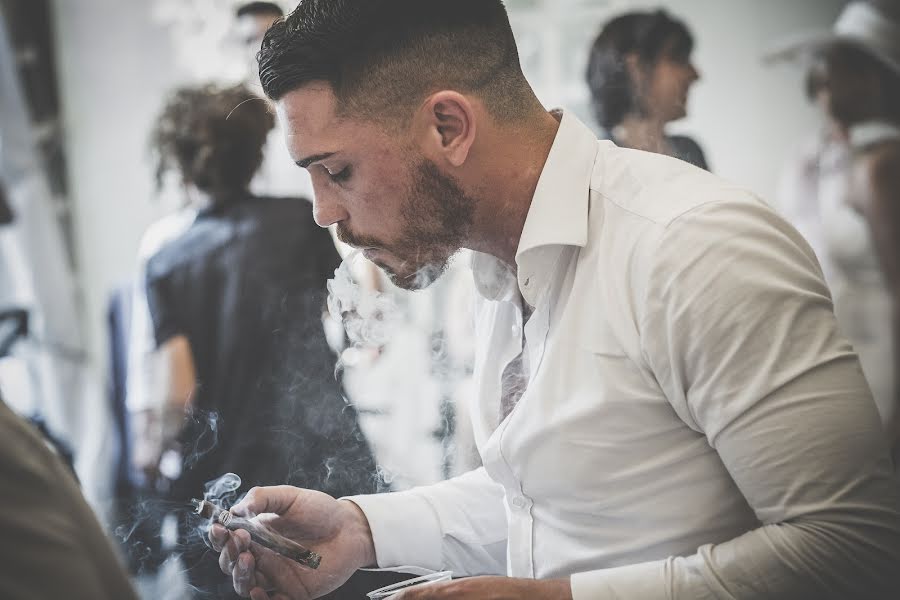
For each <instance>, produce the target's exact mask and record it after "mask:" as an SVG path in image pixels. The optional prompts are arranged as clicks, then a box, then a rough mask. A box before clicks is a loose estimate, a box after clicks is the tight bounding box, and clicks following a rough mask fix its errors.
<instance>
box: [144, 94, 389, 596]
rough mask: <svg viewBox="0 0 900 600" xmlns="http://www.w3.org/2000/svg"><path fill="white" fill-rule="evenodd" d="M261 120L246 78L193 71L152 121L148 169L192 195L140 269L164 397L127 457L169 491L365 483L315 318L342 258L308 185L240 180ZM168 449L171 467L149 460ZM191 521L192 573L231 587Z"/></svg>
mask: <svg viewBox="0 0 900 600" xmlns="http://www.w3.org/2000/svg"><path fill="white" fill-rule="evenodd" d="M272 126H273V117H272V115H271V113H270V112H269V109H268V105H267V104H266V103H265V102H264V101H263V100H261V99H259V98H258V97H256V96H255V95H254V94H252V93H251V92H250V91H249V90H247V89H246V88H245V87H243V86H236V87H226V88H220V87H216V86H213V85H205V86H199V87H186V88H182V89H179V90H177V91H176V92H175V93H174V94H173V95H172V97H171V98H170V99H169V101H168V102H167V103H166V105H165V108H164V109H163V111H162V113H161V114H160V116H159V118H158V119H157V120H156V124H155V127H154V129H153V133H152V136H151V146H152V148H153V149H154V152H155V155H156V158H157V168H156V174H157V178H158V180H159V181H162V179H163V177H164V176H165V174H166V173H169V172H173V173H175V174H176V175H177V176H178V178H179V179H180V181H181V183H182V185H183V189H184V193H185V195H186V196H187V197H188V198H189V199H190V202H191V204H192V205H193V206H194V207H195V208H196V210H197V216H196V218H195V219H194V220H193V222H192V223H191V224H190V226H189V227H188V228H187V229H186V231H184V233H182V234H181V235H179V236H177V237H176V238H174V239H172V240H170V241H168V242H166V243H165V244H163V245H162V247H161V248H160V249H159V251H158V252H157V253H156V254H154V255H153V256H152V257H151V258H150V259H149V261H148V263H147V268H146V281H145V284H146V292H147V304H148V308H149V312H150V315H151V317H152V319H151V320H152V328H153V333H154V339H155V344H156V348H157V350H156V359H157V366H158V368H157V369H156V371H155V376H154V377H152V378H151V381H149V382H147V383H148V388H149V389H150V390H152V391H153V393H155V394H157V398H156V400H154V401H153V402H152V403H151V406H152V407H163V408H162V409H161V410H155V409H154V410H152V411H151V412H153V413H154V414H153V416H152V417H151V419H150V422H151V423H152V426H150V427H146V426H145V427H144V428H143V431H145V432H151V433H154V432H155V437H154V438H153V439H152V441H151V443H149V444H146V446H147V447H148V448H149V449H151V450H152V451H145V452H143V453H141V454H140V455H139V456H138V458H139V459H140V460H141V464H140V465H138V466H139V467H140V468H141V469H142V470H143V471H144V472H145V473H146V474H147V479H148V480H150V481H152V480H156V481H157V482H158V485H157V488H158V489H167V490H168V491H167V492H166V493H165V496H166V497H167V499H169V500H171V501H174V502H176V503H181V502H184V503H187V502H188V501H189V500H190V499H191V498H192V497H196V496H198V495H201V494H203V492H204V485H205V484H206V483H207V482H209V481H211V480H214V479H215V478H217V477H219V476H220V475H222V474H223V473H226V472H234V473H237V474H238V475H239V476H240V477H241V478H242V479H243V482H244V484H245V485H246V486H247V487H251V486H254V485H277V484H287V483H299V484H302V485H305V486H309V487H313V488H315V489H319V490H322V491H326V492H328V493H332V494H337V495H346V494H349V493H359V492H360V491H368V492H374V491H377V489H378V488H379V484H378V478H377V476H376V466H375V461H374V457H373V455H372V453H371V451H370V448H369V445H368V443H367V441H366V439H365V438H364V436H363V434H362V431H361V430H360V428H359V424H358V422H357V418H356V413H355V411H354V410H353V408H352V407H351V406H348V405H347V403H346V402H345V401H344V399H343V395H342V390H341V388H340V386H339V384H338V383H337V382H336V381H335V378H334V363H335V357H334V355H333V354H332V352H331V350H330V348H329V346H328V344H327V341H326V338H325V334H324V330H323V326H322V314H323V310H324V300H325V284H326V280H327V279H328V278H329V277H330V276H331V275H332V274H333V272H334V269H335V268H336V267H337V266H338V264H339V262H340V259H339V256H338V254H337V251H336V250H335V247H334V244H333V242H332V238H331V236H330V235H329V233H328V232H327V230H323V229H320V228H318V227H316V225H315V223H314V221H313V220H312V218H311V216H310V214H309V206H310V204H309V201H308V200H306V199H303V198H290V197H258V196H254V195H253V194H251V193H250V192H249V191H248V186H249V184H250V181H251V180H252V178H253V176H254V173H256V170H257V169H258V168H259V165H260V163H261V162H262V160H263V147H264V144H265V141H266V138H267V136H268V134H269V131H270V130H271V129H272ZM151 437H153V436H151ZM170 449H177V451H178V453H179V454H180V456H181V464H180V473H178V472H176V473H171V472H170V471H166V470H165V469H164V468H163V469H161V468H160V461H161V458H162V457H163V455H164V454H165V452H166V451H168V450H170ZM161 471H162V472H161ZM159 483H162V484H164V485H159ZM185 516H187V515H186V514H185ZM196 525H197V523H191V522H189V520H188V519H185V520H184V522H182V523H181V526H182V529H181V537H180V543H181V544H183V545H184V546H183V547H182V548H181V550H182V551H183V554H182V558H183V560H184V561H185V562H186V564H187V567H188V569H189V570H188V577H189V580H190V583H191V585H192V586H194V587H195V588H197V589H199V590H202V591H204V592H207V593H213V594H215V595H216V596H215V597H233V596H232V593H231V592H229V591H228V590H229V586H227V585H226V586H224V589H220V588H222V587H223V586H222V585H221V582H220V581H219V578H218V577H215V573H216V572H217V565H216V561H215V559H214V557H212V556H210V555H209V553H208V551H207V549H206V547H205V546H204V545H203V544H202V543H199V539H198V538H197V537H196V533H197V530H196Z"/></svg>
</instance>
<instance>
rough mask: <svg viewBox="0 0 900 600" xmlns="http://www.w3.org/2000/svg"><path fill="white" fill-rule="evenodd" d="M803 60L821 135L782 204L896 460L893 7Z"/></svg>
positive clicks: (802, 48) (899, 156)
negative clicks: (815, 263) (818, 271)
mask: <svg viewBox="0 0 900 600" xmlns="http://www.w3.org/2000/svg"><path fill="white" fill-rule="evenodd" d="M799 52H805V53H807V54H808V55H809V56H810V58H811V59H812V62H811V65H810V67H809V71H808V74H807V80H806V91H807V94H808V96H809V98H810V100H811V101H813V102H814V103H815V104H816V105H817V106H818V107H819V108H820V109H821V110H822V111H823V113H824V115H825V117H826V123H827V124H826V128H825V131H824V132H823V133H822V134H820V135H819V136H817V138H816V140H815V141H814V143H812V144H809V145H808V147H807V148H805V149H804V151H803V152H802V154H801V155H800V156H799V157H798V158H797V159H795V160H794V161H793V162H792V163H791V164H790V165H789V166H788V167H787V168H786V170H785V174H784V176H783V178H782V182H781V188H780V194H779V195H780V197H779V200H778V202H779V206H780V208H781V209H782V211H783V212H784V213H785V214H786V216H787V217H788V218H789V219H790V220H791V221H793V222H794V223H795V224H796V225H797V228H798V229H800V230H801V233H803V234H804V235H806V236H807V238H808V240H809V241H810V244H811V245H812V246H813V248H814V250H815V251H816V254H817V255H818V258H819V261H820V262H821V264H822V269H823V271H824V273H825V276H826V279H827V281H828V283H829V286H830V287H831V291H832V295H833V298H834V305H835V313H836V314H837V317H838V322H839V324H840V326H841V329H842V330H843V333H844V334H845V335H846V336H847V337H848V338H849V339H850V342H851V343H852V344H853V347H854V349H855V350H856V351H857V352H858V353H859V356H860V360H861V362H862V368H863V372H864V373H865V375H866V379H867V380H868V381H869V385H870V386H871V387H872V392H873V394H874V396H875V401H876V404H877V405H878V409H879V412H880V413H881V417H882V419H883V421H884V425H885V428H886V431H887V434H888V438H889V442H890V443H891V445H892V447H893V453H894V460H895V464H896V463H898V461H900V385H898V378H897V374H898V373H900V352H898V348H900V4H898V3H896V2H852V3H850V4H849V5H848V6H847V7H846V8H845V9H844V11H843V12H842V13H841V15H840V16H839V17H838V19H837V21H836V22H835V25H834V28H833V30H832V32H830V33H823V34H815V35H810V36H806V35H804V36H802V37H800V38H795V39H792V40H789V41H787V42H786V43H784V44H783V45H782V46H781V47H780V48H778V49H776V50H775V51H773V52H772V55H773V56H776V57H777V56H789V55H794V54H797V53H799Z"/></svg>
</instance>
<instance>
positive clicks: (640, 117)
mask: <svg viewBox="0 0 900 600" xmlns="http://www.w3.org/2000/svg"><path fill="white" fill-rule="evenodd" d="M693 48H694V38H693V36H692V35H691V32H690V31H688V28H687V27H686V26H685V25H684V24H683V23H682V22H681V21H678V20H676V19H673V18H672V17H671V16H669V15H668V14H667V13H666V12H665V11H662V10H658V11H655V12H630V13H626V14H623V15H620V16H618V17H616V18H614V19H612V20H611V21H609V22H608V23H607V24H606V25H604V27H603V29H602V30H601V31H600V33H599V35H598V36H597V38H596V39H595V40H594V43H593V45H592V46H591V51H590V56H589V59H588V67H587V83H588V87H589V88H590V91H591V100H592V106H593V109H594V114H595V117H596V118H597V122H598V123H599V124H600V126H601V127H603V129H604V130H605V134H606V136H607V137H608V138H609V139H611V140H612V141H614V142H615V143H616V144H618V145H620V146H625V147H628V148H637V149H638V150H647V151H649V152H656V153H659V154H667V155H669V156H674V157H676V158H680V159H682V160H684V161H687V162H689V163H691V164H693V165H696V166H698V167H701V168H703V169H708V168H709V166H708V164H707V162H706V157H705V156H704V154H703V150H702V149H701V148H700V145H699V144H698V143H697V142H696V141H694V140H693V139H691V138H689V137H687V136H682V135H669V134H667V133H666V131H665V128H666V125H667V124H668V123H670V122H672V121H676V120H678V119H681V118H683V117H684V116H686V115H687V99H688V92H689V91H690V88H691V86H692V85H693V84H694V82H696V81H697V80H698V79H699V78H700V75H699V73H698V72H697V69H696V68H695V67H694V65H693V63H692V62H691V52H692V51H693Z"/></svg>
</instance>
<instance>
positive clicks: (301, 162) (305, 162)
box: [297, 152, 334, 169]
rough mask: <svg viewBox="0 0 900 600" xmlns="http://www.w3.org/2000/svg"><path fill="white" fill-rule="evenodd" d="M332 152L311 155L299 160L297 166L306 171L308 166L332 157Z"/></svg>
mask: <svg viewBox="0 0 900 600" xmlns="http://www.w3.org/2000/svg"><path fill="white" fill-rule="evenodd" d="M333 154H334V152H323V153H322V154H313V155H312V156H307V157H306V158H303V159H301V160H298V161H297V166H298V167H300V168H302V169H306V168H308V167H309V165H311V164H313V163H316V162H319V161H320V160H325V159H326V158H328V157H329V156H332V155H333Z"/></svg>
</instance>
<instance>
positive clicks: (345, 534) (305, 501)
mask: <svg viewBox="0 0 900 600" xmlns="http://www.w3.org/2000/svg"><path fill="white" fill-rule="evenodd" d="M231 511H232V512H233V513H234V514H236V515H239V516H243V517H254V516H255V515H259V516H257V517H256V519H258V520H259V521H260V522H262V523H264V524H265V525H266V526H267V527H269V528H271V529H272V530H273V531H277V532H278V533H280V534H282V535H284V536H286V537H288V538H290V539H292V540H296V541H297V542H299V543H301V544H303V545H304V546H307V547H308V548H311V549H312V550H315V551H316V552H318V553H319V554H320V555H322V563H321V565H320V566H319V568H318V569H316V570H312V569H308V568H305V567H302V566H300V565H298V564H297V563H295V562H293V561H291V560H288V559H286V558H283V557H281V556H279V555H278V554H276V553H274V552H272V551H271V550H267V549H265V548H262V547H260V546H258V545H256V544H252V543H251V542H250V534H249V533H247V532H246V531H242V530H237V531H228V530H226V529H225V528H224V527H222V526H221V525H213V526H212V527H211V528H210V531H209V539H210V540H211V541H212V544H213V547H214V548H215V549H216V550H221V554H220V555H219V567H220V568H221V569H222V572H223V573H225V574H226V575H230V576H231V577H232V581H233V583H234V589H235V591H236V592H237V593H238V594H239V595H241V596H243V597H245V598H246V597H248V596H249V597H250V598H253V599H254V600H262V599H268V598H270V596H269V595H268V593H267V591H269V592H273V596H272V598H276V599H278V600H309V599H311V598H318V597H319V596H323V595H325V594H327V593H328V592H330V591H332V590H334V589H336V588H337V587H339V586H340V585H341V584H342V583H344V582H345V581H347V579H349V578H350V576H351V575H352V574H353V573H354V572H355V571H356V570H357V569H360V568H363V567H368V566H372V565H374V564H375V547H374V545H373V543H372V533H371V531H370V530H369V522H368V521H367V520H366V517H365V515H364V514H363V512H362V511H361V510H360V509H359V507H358V506H356V505H355V504H353V503H352V502H349V501H344V500H335V499H334V498H332V497H331V496H329V495H327V494H323V493H321V492H315V491H311V490H302V489H299V488H295V487H290V486H278V487H266V488H253V489H252V490H250V492H249V493H248V494H247V496H246V497H245V498H244V499H243V500H242V501H241V502H239V503H238V504H237V505H235V506H234V507H233V508H232V509H231Z"/></svg>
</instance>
